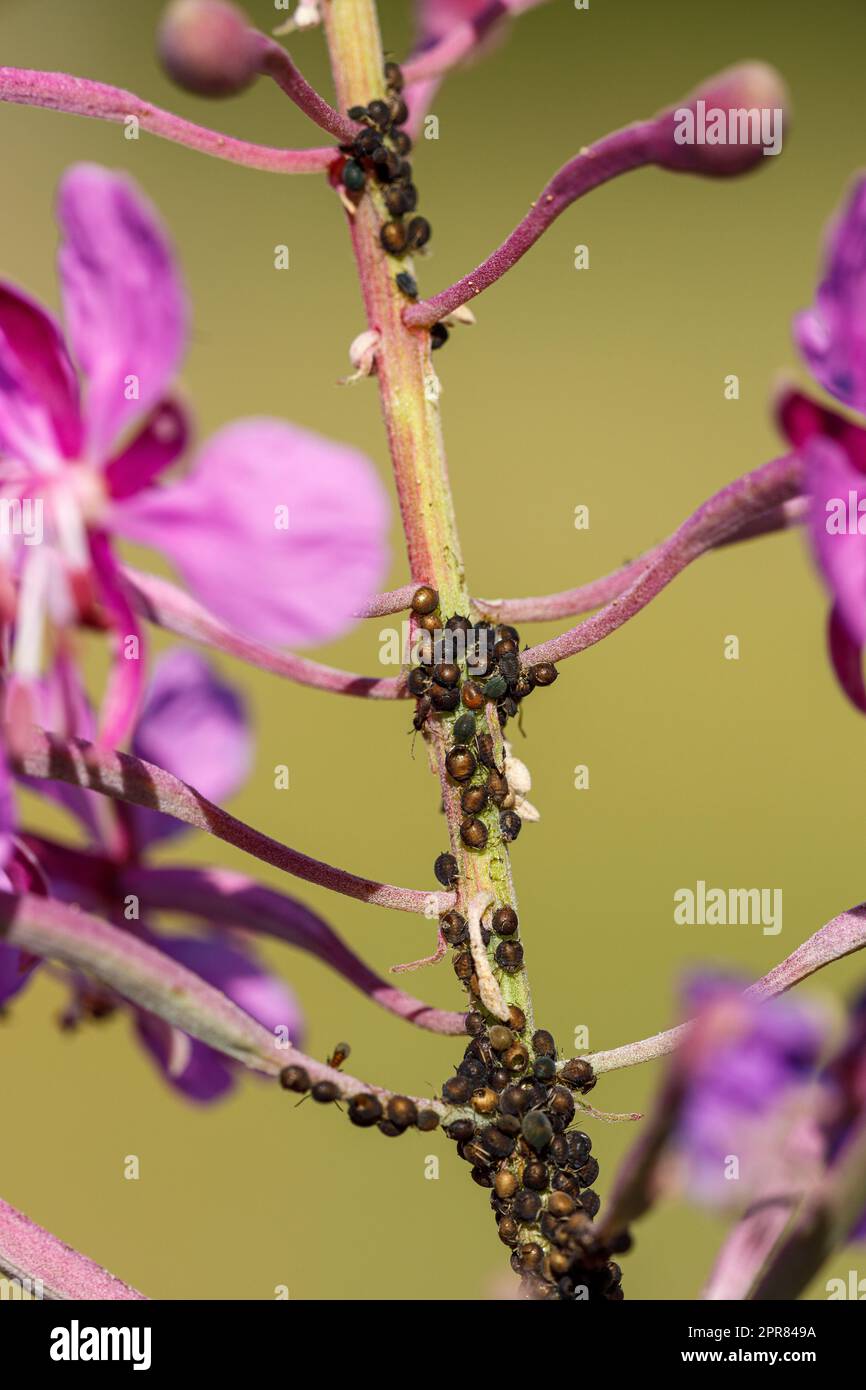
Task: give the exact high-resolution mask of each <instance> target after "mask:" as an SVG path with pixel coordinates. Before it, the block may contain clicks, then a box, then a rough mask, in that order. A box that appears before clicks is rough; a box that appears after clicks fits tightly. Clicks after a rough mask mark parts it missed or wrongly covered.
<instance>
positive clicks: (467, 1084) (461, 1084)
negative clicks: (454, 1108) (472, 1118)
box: [442, 1073, 475, 1133]
mask: <svg viewBox="0 0 866 1390" xmlns="http://www.w3.org/2000/svg"><path fill="white" fill-rule="evenodd" d="M472 1091H473V1086H472V1082H471V1081H470V1080H469V1078H468V1076H460V1075H459V1073H458V1075H457V1076H449V1078H448V1080H447V1081H446V1082H445V1085H444V1086H443V1087H442V1099H443V1100H445V1101H447V1102H448V1104H449V1105H466V1104H467V1103H468V1101H469V1098H470V1096H471V1095H472ZM474 1132H475V1130H474V1126H473V1133H474Z"/></svg>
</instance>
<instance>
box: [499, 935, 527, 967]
mask: <svg viewBox="0 0 866 1390" xmlns="http://www.w3.org/2000/svg"><path fill="white" fill-rule="evenodd" d="M494 955H495V958H496V964H497V965H498V966H499V967H500V969H502V970H507V971H508V972H509V973H510V972H511V971H514V970H519V969H520V967H521V965H522V964H523V946H522V945H521V943H520V942H519V941H515V940H514V938H513V937H507V938H506V939H505V940H504V941H500V943H499V945H498V946H497V947H496V951H495V953H494Z"/></svg>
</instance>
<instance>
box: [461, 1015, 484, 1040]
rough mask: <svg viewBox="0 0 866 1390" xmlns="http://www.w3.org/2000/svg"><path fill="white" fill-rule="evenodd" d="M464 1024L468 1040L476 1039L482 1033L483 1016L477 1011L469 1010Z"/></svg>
mask: <svg viewBox="0 0 866 1390" xmlns="http://www.w3.org/2000/svg"><path fill="white" fill-rule="evenodd" d="M464 1024H465V1027H466V1031H467V1033H468V1034H469V1036H470V1038H477V1037H478V1036H479V1034H480V1033H483V1032H484V1015H483V1014H480V1013H478V1011H477V1009H470V1011H469V1013H468V1014H467V1015H466V1018H465V1020H464Z"/></svg>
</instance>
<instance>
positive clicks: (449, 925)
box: [439, 911, 483, 1033]
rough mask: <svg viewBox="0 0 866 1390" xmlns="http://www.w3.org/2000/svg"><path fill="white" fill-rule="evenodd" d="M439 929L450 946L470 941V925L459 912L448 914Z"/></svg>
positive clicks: (441, 921) (441, 920) (469, 1030)
mask: <svg viewBox="0 0 866 1390" xmlns="http://www.w3.org/2000/svg"><path fill="white" fill-rule="evenodd" d="M439 927H440V929H441V932H442V935H443V936H444V937H445V940H446V941H447V942H448V945H449V946H461V945H462V944H463V942H464V941H468V939H469V923H468V922H467V921H466V918H465V917H462V916H461V915H460V913H459V912H454V911H451V912H446V913H445V915H444V916H443V917H440V918H439ZM470 1017H471V1015H470V1014H467V1016H466V1021H467V1025H468V1022H469V1019H470ZM478 1017H479V1018H480V1017H481V1015H480V1014H479V1015H478ZM482 1026H483V1021H482ZM466 1031H467V1033H469V1032H471V1031H472V1030H471V1029H470V1028H469V1027H468V1026H467V1029H466ZM480 1031H481V1029H480V1028H479V1029H478V1032H480Z"/></svg>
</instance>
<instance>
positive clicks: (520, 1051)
mask: <svg viewBox="0 0 866 1390" xmlns="http://www.w3.org/2000/svg"><path fill="white" fill-rule="evenodd" d="M502 1060H503V1062H504V1063H505V1065H506V1067H507V1068H508V1070H509V1071H510V1072H515V1073H516V1072H521V1071H526V1067H527V1064H528V1062H529V1053H528V1052H527V1050H526V1048H525V1047H524V1046H523V1043H513V1044H512V1046H511V1047H509V1049H508V1051H507V1052H506V1053H505V1055H504V1056H503V1058H502Z"/></svg>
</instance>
